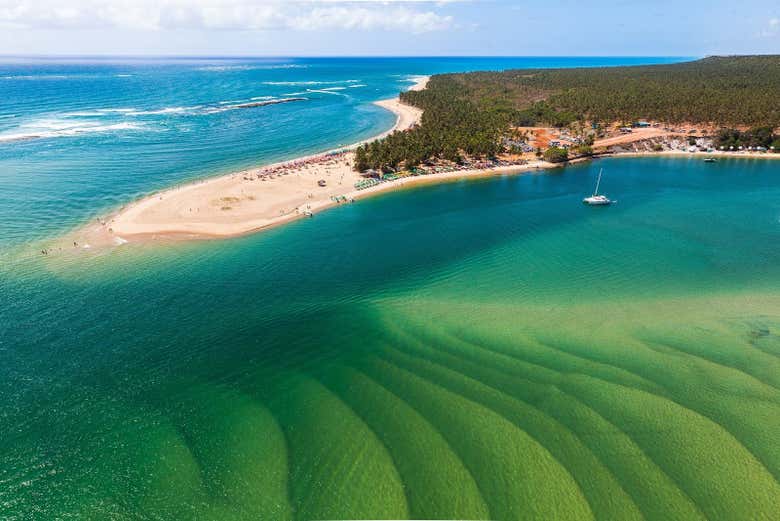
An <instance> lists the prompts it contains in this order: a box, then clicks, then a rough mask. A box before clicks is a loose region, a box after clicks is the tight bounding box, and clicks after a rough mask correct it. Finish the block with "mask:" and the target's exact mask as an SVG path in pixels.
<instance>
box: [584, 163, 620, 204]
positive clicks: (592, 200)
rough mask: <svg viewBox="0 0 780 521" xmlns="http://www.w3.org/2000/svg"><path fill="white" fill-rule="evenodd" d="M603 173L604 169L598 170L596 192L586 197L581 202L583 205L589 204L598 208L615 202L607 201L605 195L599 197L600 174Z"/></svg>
mask: <svg viewBox="0 0 780 521" xmlns="http://www.w3.org/2000/svg"><path fill="white" fill-rule="evenodd" d="M603 171H604V169H603V168H602V169H599V178H598V180H597V181H596V190H595V191H594V192H593V195H591V196H590V197H586V198H585V199H583V200H582V202H583V203H585V204H590V205H593V206H600V205H605V204H612V203H614V202H615V201H612V200H611V199H609V198H608V197H607V196H606V195H599V185H600V184H601V173H602V172H603Z"/></svg>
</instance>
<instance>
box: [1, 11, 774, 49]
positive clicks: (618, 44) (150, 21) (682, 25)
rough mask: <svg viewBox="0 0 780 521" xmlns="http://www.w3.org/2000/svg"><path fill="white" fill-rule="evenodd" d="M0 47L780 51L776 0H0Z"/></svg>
mask: <svg viewBox="0 0 780 521" xmlns="http://www.w3.org/2000/svg"><path fill="white" fill-rule="evenodd" d="M0 53H2V54H132V55H139V54H141V55H142V54H149V55H253V56H262V55H271V56H296V55H298V56H318V55H424V56H433V55H515V56H518V55H526V56H545V55H557V56H561V55H591V56H593V55H620V56H631V55H634V56H649V55H654V56H662V55H666V56H704V55H708V54H746V53H780V1H778V0H772V1H769V0H743V1H742V2H735V1H733V0H731V1H723V0H710V1H702V0H685V1H680V0H677V1H669V0H655V1H653V0H649V1H648V0H645V1H636V0H622V1H621V0H617V1H612V2H606V1H599V0H590V1H582V0H580V1H575V0H547V1H531V0H437V1H413V0H385V1H378V0H353V1H341V0H308V1H297V0H286V1H285V0H0Z"/></svg>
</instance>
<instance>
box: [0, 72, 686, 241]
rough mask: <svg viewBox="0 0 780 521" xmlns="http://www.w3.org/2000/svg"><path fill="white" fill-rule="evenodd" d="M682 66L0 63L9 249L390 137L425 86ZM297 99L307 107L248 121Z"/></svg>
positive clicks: (3, 206) (1, 164)
mask: <svg viewBox="0 0 780 521" xmlns="http://www.w3.org/2000/svg"><path fill="white" fill-rule="evenodd" d="M679 60H681V58H660V57H655V58H371V59H367V58H333V59H329V58H317V59H306V58H290V59H270V58H262V59H243V58H242V59H230V58H203V59H196V58H193V59H162V58H161V59H75V58H74V59H57V60H49V59H43V58H40V59H22V58H1V59H0V244H7V243H18V242H20V241H26V240H28V239H30V238H40V237H46V236H48V235H51V234H52V233H57V232H61V231H63V230H67V229H69V228H72V227H74V226H75V225H77V224H79V223H81V222H83V221H85V220H87V219H89V218H90V216H92V215H94V214H96V213H98V212H104V211H105V210H106V209H111V208H114V207H117V206H119V205H121V204H122V203H124V202H127V201H129V200H132V199H133V198H135V197H137V196H139V195H141V194H144V193H148V192H150V191H154V190H156V189H159V188H161V187H166V186H170V185H172V184H175V183H178V182H181V181H184V180H187V179H192V178H195V177H198V176H208V175H213V174H218V173H223V172H226V171H231V170H235V169H241V168H244V167H247V166H251V165H259V164H263V163H267V162H271V161H275V160H280V159H285V158H291V157H297V156H301V155H304V154H307V153H311V152H317V151H322V150H326V149H329V148H333V147H336V146H339V145H341V144H349V143H353V142H355V141H358V140H360V139H363V138H367V137H370V136H372V135H375V134H378V133H380V132H382V131H383V130H385V129H387V128H388V127H390V126H391V125H392V122H393V121H394V117H393V116H392V115H391V114H390V113H388V112H387V111H385V110H384V109H381V108H379V107H376V106H374V105H372V104H371V102H372V101H375V100H379V99H383V98H388V97H393V96H395V95H397V93H398V92H399V91H400V90H403V89H405V88H408V87H409V86H410V85H411V84H412V82H413V78H414V77H415V76H417V75H426V74H435V73H441V72H459V71H470V70H496V69H507V68H522V67H575V66H600V65H622V64H641V63H668V62H674V61H679ZM289 97H303V98H306V101H305V102H299V103H290V104H283V105H269V106H265V107H257V108H253V109H239V108H236V105H239V104H243V103H251V102H255V101H268V100H273V99H282V98H289Z"/></svg>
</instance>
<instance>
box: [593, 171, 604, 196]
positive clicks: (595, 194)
mask: <svg viewBox="0 0 780 521" xmlns="http://www.w3.org/2000/svg"><path fill="white" fill-rule="evenodd" d="M603 170H604V169H603V168H600V169H599V178H598V180H597V181H596V191H595V192H593V195H594V196H597V195H598V194H599V185H600V184H601V172H602V171H603Z"/></svg>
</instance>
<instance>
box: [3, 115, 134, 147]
mask: <svg viewBox="0 0 780 521" xmlns="http://www.w3.org/2000/svg"><path fill="white" fill-rule="evenodd" d="M141 128H143V125H139V124H135V123H115V124H111V125H96V124H95V123H94V122H92V121H73V120H57V119H45V120H39V121H35V122H31V123H27V124H25V125H21V126H19V127H17V128H15V129H12V130H11V131H8V132H3V133H0V143H3V142H10V141H24V140H30V139H47V138H56V137H67V136H78V135H82V134H96V133H103V132H118V131H123V130H139V129H141Z"/></svg>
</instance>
